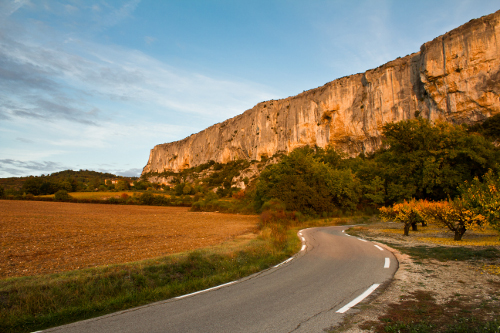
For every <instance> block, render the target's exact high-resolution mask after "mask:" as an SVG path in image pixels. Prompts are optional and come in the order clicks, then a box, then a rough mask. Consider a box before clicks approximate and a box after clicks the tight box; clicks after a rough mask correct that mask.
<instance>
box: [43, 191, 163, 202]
mask: <svg viewBox="0 0 500 333" xmlns="http://www.w3.org/2000/svg"><path fill="white" fill-rule="evenodd" d="M137 193H140V192H132V191H120V192H70V193H69V195H71V196H72V197H73V198H75V199H98V200H104V199H109V198H119V197H121V196H122V194H126V195H128V196H129V197H132V196H134V194H136V195H137ZM155 195H163V196H166V197H169V195H166V194H158V193H155ZM38 197H40V198H53V197H54V194H48V195H40V196H38Z"/></svg>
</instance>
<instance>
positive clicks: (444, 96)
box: [143, 11, 500, 174]
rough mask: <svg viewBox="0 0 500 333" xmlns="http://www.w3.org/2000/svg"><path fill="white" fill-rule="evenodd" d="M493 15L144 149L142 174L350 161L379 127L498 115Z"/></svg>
mask: <svg viewBox="0 0 500 333" xmlns="http://www.w3.org/2000/svg"><path fill="white" fill-rule="evenodd" d="M499 21H500V11H497V12H496V13H493V14H491V15H488V16H484V17H482V18H479V19H476V20H472V21H470V22H468V23H466V24H464V25H463V26H461V27H459V28H457V29H454V30H452V31H450V32H448V33H446V34H444V35H442V36H440V37H437V38H435V39H434V40H433V41H430V42H427V43H425V44H424V45H422V47H421V48H420V52H417V53H413V54H411V55H408V56H406V57H404V58H398V59H396V60H394V61H391V62H389V63H387V64H385V65H383V66H380V67H378V68H375V69H372V70H368V71H366V72H365V73H362V74H355V75H351V76H347V77H343V78H340V79H337V80H334V81H332V82H329V83H327V84H325V85H324V86H322V87H319V88H316V89H312V90H309V91H306V92H304V93H301V94H299V95H297V96H293V97H289V98H285V99H280V100H271V101H267V102H262V103H259V104H257V105H256V106H254V107H253V108H252V109H250V110H247V111H245V112H244V113H243V114H241V115H238V116H236V117H234V118H231V119H228V120H226V121H224V122H222V123H218V124H215V125H213V126H211V127H209V128H207V129H205V130H203V131H201V132H199V133H196V134H193V135H191V136H189V137H187V138H185V139H184V140H181V141H176V142H172V143H165V144H160V145H157V146H156V147H154V148H153V149H152V150H151V153H150V157H149V161H148V164H147V165H146V166H145V167H144V170H143V174H144V173H147V172H162V171H164V170H172V171H179V170H182V169H184V168H188V167H193V166H197V165H199V164H202V163H206V162H208V161H209V160H214V161H217V162H222V163H226V162H228V161H231V160H234V159H248V160H260V159H261V158H262V157H263V156H266V157H269V156H272V155H274V154H276V153H280V152H290V151H292V150H293V149H295V148H297V147H300V146H304V145H310V146H319V147H325V146H327V145H329V144H333V145H335V146H336V147H338V148H339V149H341V150H343V151H346V152H348V153H349V154H351V155H355V154H358V153H360V152H372V151H374V150H375V149H377V148H378V147H380V145H381V142H382V141H381V128H382V126H383V125H384V124H385V123H387V122H395V121H400V120H404V119H410V118H413V117H415V114H420V116H422V117H426V118H428V119H431V120H438V119H441V120H446V121H451V122H458V123H461V122H474V121H478V120H482V119H485V118H487V117H489V116H491V115H493V114H497V113H499V112H500V100H499V96H500V60H499V54H500V24H499Z"/></svg>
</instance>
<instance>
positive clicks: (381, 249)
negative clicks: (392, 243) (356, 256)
mask: <svg viewBox="0 0 500 333" xmlns="http://www.w3.org/2000/svg"><path fill="white" fill-rule="evenodd" d="M375 247H376V248H377V249H379V250H380V251H384V249H383V248H381V247H380V246H378V245H375Z"/></svg>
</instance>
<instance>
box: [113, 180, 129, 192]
mask: <svg viewBox="0 0 500 333" xmlns="http://www.w3.org/2000/svg"><path fill="white" fill-rule="evenodd" d="M115 188H116V189H117V190H118V191H126V190H128V189H129V188H130V184H129V182H128V181H127V180H126V179H120V180H119V181H118V183H117V184H116V185H115Z"/></svg>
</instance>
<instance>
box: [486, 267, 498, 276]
mask: <svg viewBox="0 0 500 333" xmlns="http://www.w3.org/2000/svg"><path fill="white" fill-rule="evenodd" d="M482 269H483V270H484V271H485V272H486V273H489V274H494V275H500V265H484V266H483V267H482Z"/></svg>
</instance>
